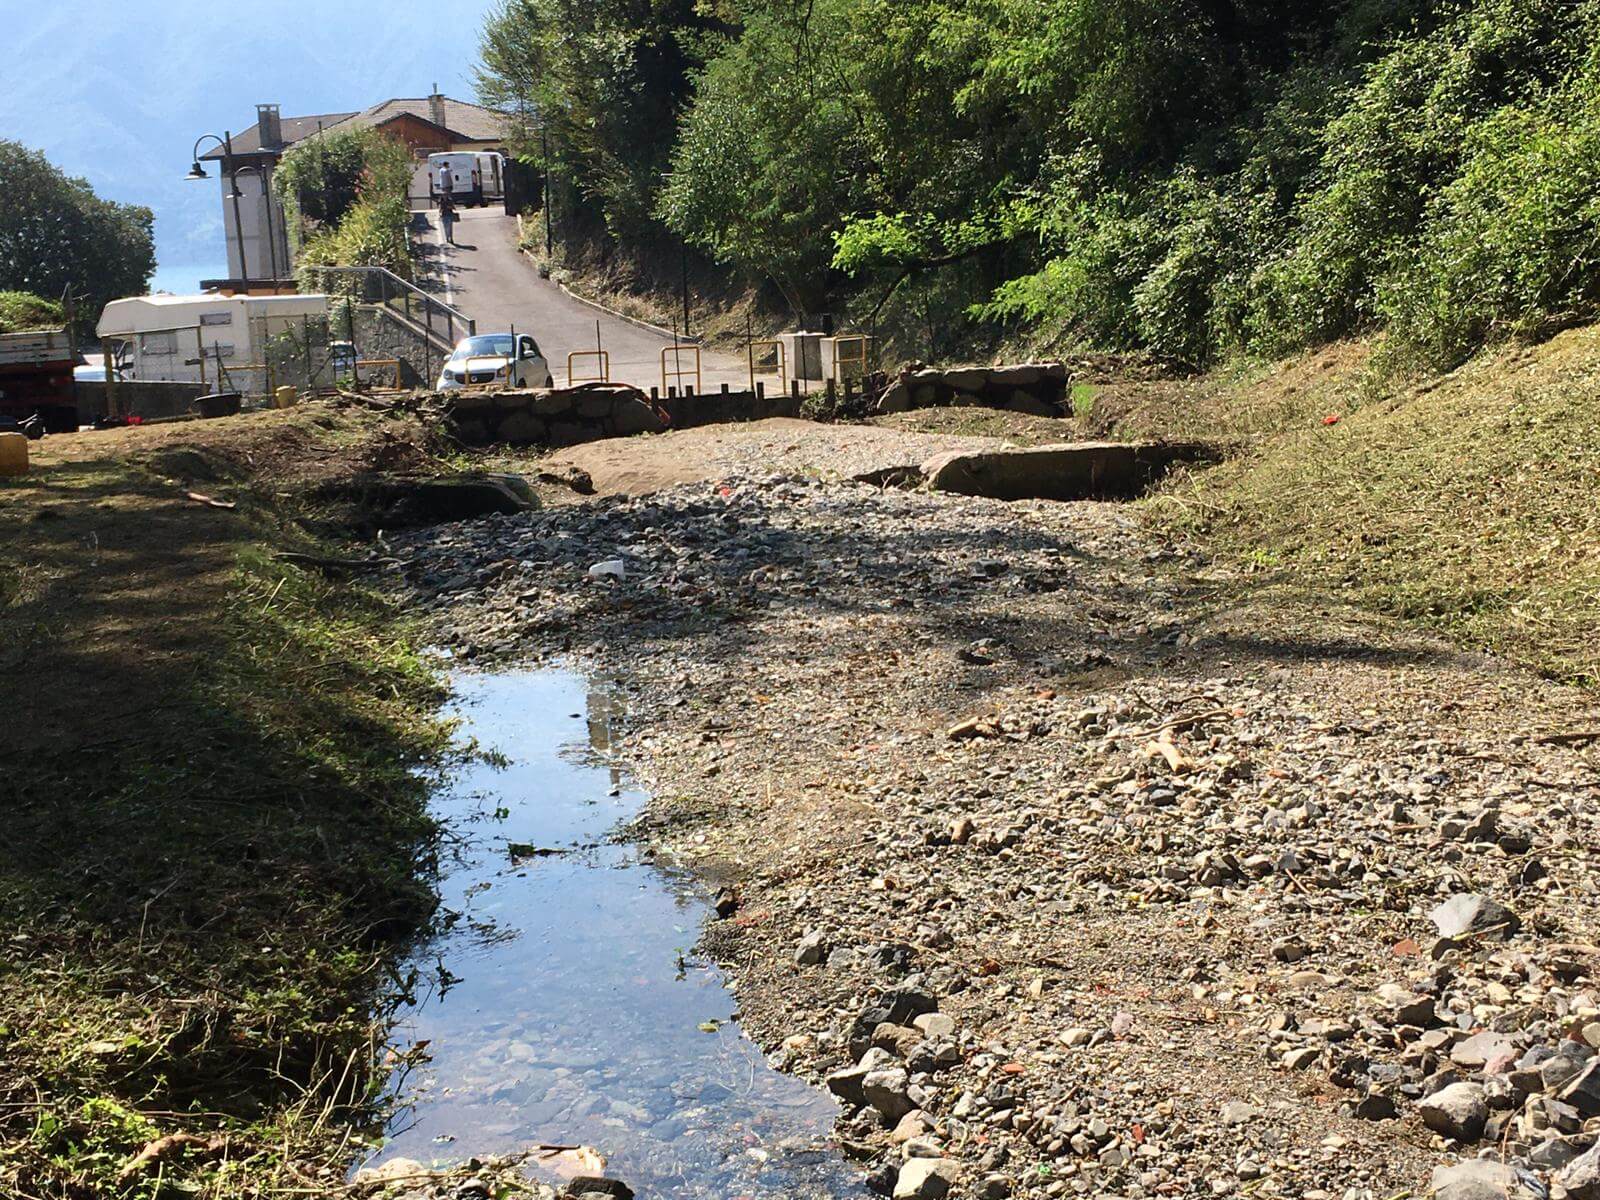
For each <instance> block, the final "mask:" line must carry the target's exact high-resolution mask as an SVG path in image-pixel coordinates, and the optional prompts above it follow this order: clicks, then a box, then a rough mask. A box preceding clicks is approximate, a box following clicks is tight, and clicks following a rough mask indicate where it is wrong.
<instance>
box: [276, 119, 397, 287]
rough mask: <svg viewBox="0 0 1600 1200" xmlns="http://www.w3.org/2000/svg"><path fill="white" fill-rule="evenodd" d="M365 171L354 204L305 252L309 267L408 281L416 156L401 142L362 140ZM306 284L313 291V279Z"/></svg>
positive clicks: (318, 232)
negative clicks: (385, 273)
mask: <svg viewBox="0 0 1600 1200" xmlns="http://www.w3.org/2000/svg"><path fill="white" fill-rule="evenodd" d="M360 144H361V147H362V162H363V166H362V170H361V175H360V178H359V179H358V180H357V182H356V190H355V199H354V201H353V202H352V203H351V204H350V205H349V207H348V208H346V209H345V210H344V212H343V213H342V214H341V215H340V218H339V221H338V224H337V225H335V226H324V227H320V228H315V229H313V231H312V232H311V234H310V236H309V237H308V238H307V240H306V241H305V244H304V245H303V246H302V248H301V250H300V258H299V263H300V266H301V268H302V274H303V275H305V274H307V272H305V270H304V268H308V267H319V266H322V267H329V266H340V267H385V268H387V269H388V270H390V271H393V272H394V273H395V274H396V275H399V276H400V277H401V278H403V279H409V278H410V277H411V273H412V260H411V243H410V238H409V236H408V233H407V230H408V228H409V225H410V222H411V208H410V199H409V193H410V188H411V172H412V161H411V154H410V152H409V151H408V150H407V149H406V148H405V146H404V145H402V144H401V143H399V142H396V141H392V140H391V139H389V138H386V137H383V136H381V135H377V134H373V135H372V136H370V137H367V138H363V139H362V140H361V143H360ZM303 282H304V283H305V284H306V285H307V286H308V287H309V286H312V284H313V282H314V281H313V280H311V279H309V278H307V279H304V280H303Z"/></svg>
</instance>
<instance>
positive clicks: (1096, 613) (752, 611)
mask: <svg viewBox="0 0 1600 1200" xmlns="http://www.w3.org/2000/svg"><path fill="white" fill-rule="evenodd" d="M391 544H392V546H393V549H394V550H395V552H396V553H397V554H398V555H399V557H401V558H402V559H404V560H406V562H407V564H408V565H407V568H406V583H405V585H404V589H403V590H404V594H405V596H406V598H407V600H408V602H409V603H411V604H412V605H414V606H421V607H422V608H424V609H426V610H427V611H428V612H429V614H430V616H431V618H432V619H433V621H434V623H435V627H436V629H437V631H438V636H439V638H440V640H441V642H442V643H443V644H445V645H446V646H448V647H449V648H451V649H452V650H454V651H455V652H456V653H457V654H458V655H459V656H460V657H461V658H463V659H466V660H477V661H483V662H486V663H487V662H493V663H497V664H503V663H512V662H534V661H540V660H546V659H553V658H563V659H567V660H569V661H577V662H578V663H580V664H582V665H584V666H586V667H588V668H590V669H592V670H595V671H597V672H604V673H606V674H607V675H613V676H615V677H616V678H619V679H621V680H623V681H625V683H626V686H627V687H628V688H629V690H630V693H631V694H630V697H629V699H628V708H629V711H630V714H631V722H632V723H631V727H630V728H629V729H628V730H627V732H626V734H625V737H624V740H623V741H622V743H621V747H620V750H621V753H622V755H623V757H624V758H625V759H627V760H628V762H629V763H630V765H631V766H632V767H633V769H634V770H635V771H636V772H637V774H638V776H639V778H640V779H641V781H642V782H643V783H644V785H645V786H646V787H647V788H648V789H649V791H650V792H651V794H652V795H653V796H654V797H655V800H654V801H653V803H652V805H651V807H650V809H649V810H648V813H647V815H646V816H645V817H644V818H643V819H641V820H640V821H639V822H638V823H637V825H636V826H635V828H634V830H633V831H632V832H633V833H634V834H635V835H636V836H638V837H639V838H640V839H641V840H643V841H644V842H645V843H647V844H648V845H649V846H650V847H651V848H652V850H653V852H655V853H658V854H660V855H661V856H663V858H669V857H670V858H671V859H672V860H675V861H679V862H685V863H689V864H694V865H697V866H700V867H703V868H705V869H708V870H714V871H716V872H717V873H718V874H719V876H721V877H725V878H728V879H731V880H734V881H735V882H734V885H733V898H730V900H729V902H728V903H727V904H725V905H723V906H722V911H723V912H724V913H725V914H726V915H725V916H724V918H723V919H720V920H717V921H715V922H714V923H712V924H711V925H710V926H708V928H707V932H706V939H705V944H706V945H707V947H708V948H709V949H710V951H711V952H712V953H713V954H714V955H715V956H716V957H717V959H718V960H719V961H720V962H721V963H722V964H723V965H724V966H725V968H726V970H727V972H728V974H729V976H730V978H731V979H732V980H733V981H734V982H735V984H736V986H737V994H738V997H739V1001H740V1006H741V1014H742V1022H743V1024H744V1026H745V1028H746V1029H747V1030H748V1031H749V1032H750V1033H751V1035H752V1036H753V1037H754V1038H755V1039H756V1040H757V1041H758V1042H759V1043H760V1044H761V1045H762V1046H763V1047H764V1048H765V1049H766V1050H768V1051H769V1053H770V1054H771V1055H772V1056H773V1060H774V1062H776V1063H777V1064H778V1065H780V1066H782V1067H783V1068H785V1069H787V1070H791V1071H793V1072H795V1073H796V1074H798V1075H801V1076H802V1077H805V1078H807V1079H811V1080H814V1081H817V1082H819V1083H824V1084H825V1085H826V1086H827V1087H829V1088H830V1089H831V1090H832V1091H833V1092H834V1093H835V1094H837V1095H838V1096H840V1097H841V1099H842V1100H843V1101H844V1102H845V1105H846V1115H845V1116H844V1117H843V1118H842V1120H841V1122H840V1125H839V1130H838V1132H839V1136H840V1138H841V1140H842V1141H843V1143H844V1144H845V1146H846V1148H847V1149H848V1150H849V1151H850V1152H851V1153H852V1154H853V1155H854V1156H855V1157H857V1158H859V1159H860V1161H861V1162H862V1163H863V1169H864V1170H865V1171H867V1172H868V1173H869V1174H870V1176H871V1180H872V1183H873V1184H874V1186H876V1187H878V1188H880V1189H881V1190H882V1191H884V1192H885V1193H893V1194H894V1195H896V1196H901V1197H939V1196H944V1195H951V1196H974V1197H1004V1196H1019V1197H1024V1196H1026V1197H1045V1196H1049V1197H1054V1196H1079V1195H1083V1196H1117V1197H1129V1198H1133V1197H1150V1196H1232V1195H1241V1196H1271V1197H1280V1196H1281V1197H1300V1198H1302V1200H1320V1198H1326V1197H1338V1198H1343V1200H1392V1198H1395V1197H1400V1196H1424V1195H1429V1194H1436V1195H1439V1196H1442V1197H1445V1198H1446V1200H1469V1198H1482V1197H1488V1198H1493V1197H1501V1196H1506V1197H1542V1196H1550V1197H1555V1198H1556V1200H1560V1198H1561V1197H1563V1196H1566V1197H1571V1198H1573V1200H1600V1149H1597V1148H1595V1143H1596V1139H1597V1137H1600V1055H1597V1053H1596V1051H1597V1048H1600V982H1597V979H1596V976H1597V971H1600V949H1597V948H1596V946H1595V944H1594V943H1595V941H1596V925H1597V924H1600V883H1597V878H1596V875H1595V872H1594V866H1595V861H1594V860H1595V855H1596V849H1597V845H1600V841H1597V832H1600V831H1597V825H1600V818H1597V799H1600V770H1597V763H1600V749H1597V743H1596V741H1595V740H1594V739H1593V738H1588V739H1586V738H1584V737H1583V736H1582V734H1583V733H1585V732H1586V731H1595V730H1597V729H1600V716H1597V715H1596V714H1595V711H1594V707H1593V703H1592V701H1591V700H1590V699H1589V698H1587V697H1585V696H1584V695H1582V694H1580V693H1577V692H1573V691H1570V690H1567V689H1563V688H1561V687H1558V686H1556V685H1554V684H1551V683H1548V682H1544V681H1541V680H1538V679H1535V678H1532V677H1530V676H1527V675H1525V674H1522V673H1520V672H1518V671H1515V670H1513V669H1511V668H1509V667H1507V666H1505V665H1503V664H1499V663H1496V662H1494V661H1492V660H1488V659H1484V658H1481V657H1476V656H1470V655H1462V654H1458V653H1455V652H1452V651H1450V650H1448V649H1445V648H1442V647H1440V646H1439V645H1437V644H1435V643H1432V642H1430V641H1428V640H1426V639H1423V638H1420V637H1418V636H1416V635H1413V634H1408V633H1405V632H1403V631H1397V630H1395V629H1392V628H1388V627H1386V626H1384V625H1382V624H1381V623H1377V622H1371V621H1365V620H1361V619H1358V618H1355V617H1352V616H1351V615H1349V614H1348V613H1345V612H1344V611H1343V610H1342V609H1341V608H1340V607H1339V606H1338V605H1337V604H1336V603H1335V602H1332V601H1329V602H1326V603H1324V602H1322V601H1320V600H1319V599H1318V598H1316V597H1312V598H1309V599H1305V600H1303V601H1297V602H1295V603H1293V604H1291V603H1289V602H1288V601H1281V600H1274V601H1272V602H1270V603H1269V602H1267V601H1265V600H1260V599H1253V598H1252V596H1251V592H1250V590H1249V589H1248V587H1247V586H1246V584H1247V583H1248V581H1246V580H1240V579H1235V578H1230V577H1228V576H1227V575H1226V574H1225V573H1223V572H1221V571H1219V570H1217V569H1216V568H1214V567H1212V566H1211V565H1209V564H1207V563H1205V562H1203V561H1201V560H1199V559H1196V558H1194V557H1191V556H1188V555H1186V554H1184V553H1182V552H1181V551H1180V550H1178V549H1177V548H1175V547H1172V546H1169V545H1165V544H1162V543H1161V542H1159V541H1158V540H1155V539H1153V538H1152V537H1151V535H1149V534H1148V533H1147V532H1145V531H1143V530H1142V529H1141V528H1140V527H1139V526H1138V524H1137V523H1136V522H1135V520H1134V519H1133V514H1132V513H1130V512H1129V511H1128V510H1126V509H1121V508H1118V507H1116V506H1111V505H1098V504H1067V505H1058V504H1042V503H1041V504H1027V503H1025V504H1014V505H1006V504H1000V503H996V502H986V501H981V500H968V499H962V498H956V497H944V496H936V495H924V494H918V493H908V492H898V491H892V490H890V491H882V490H879V489H877V488H873V487H869V486H865V485H861V484H850V483H824V482H820V481H817V480H813V479H801V478H777V477H772V478H763V477H757V476H746V477H737V478H731V479H729V480H727V481H725V482H723V483H721V484H719V485H714V486H706V485H694V486H684V487H678V488H673V489H669V490H667V491H664V492H660V493H657V494H654V495H651V496H647V497H643V498H627V497H613V498H607V499H605V500H601V501H596V502H594V503H591V504H585V505H578V506H572V507H563V508H557V509H550V510H546V511H543V512H537V513H532V514H527V515H524V516H517V517H499V518H492V519H489V520H485V521H482V522H477V523H473V524H468V525H458V526H452V527H444V528H440V529H436V530H431V531H427V532H423V533H418V534H409V535H406V536H404V537H399V538H394V539H392V543H391ZM619 570H620V572H621V575H620V576H619V575H618V574H617V572H618V571H619Z"/></svg>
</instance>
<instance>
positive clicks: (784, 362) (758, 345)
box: [747, 339, 789, 392]
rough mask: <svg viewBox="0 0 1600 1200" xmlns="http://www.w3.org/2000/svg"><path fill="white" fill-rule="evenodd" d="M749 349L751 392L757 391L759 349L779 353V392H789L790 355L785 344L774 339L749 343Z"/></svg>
mask: <svg viewBox="0 0 1600 1200" xmlns="http://www.w3.org/2000/svg"><path fill="white" fill-rule="evenodd" d="M747 348H748V350H749V353H750V390H751V391H752V392H753V391H755V390H756V350H757V349H761V350H765V349H768V348H771V349H773V350H776V351H777V359H778V391H780V392H786V391H788V390H789V354H788V351H786V350H785V349H784V348H783V343H782V342H780V341H778V340H776V339H772V340H770V341H763V342H749V343H747Z"/></svg>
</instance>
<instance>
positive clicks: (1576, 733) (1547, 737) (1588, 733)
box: [1533, 729, 1600, 746]
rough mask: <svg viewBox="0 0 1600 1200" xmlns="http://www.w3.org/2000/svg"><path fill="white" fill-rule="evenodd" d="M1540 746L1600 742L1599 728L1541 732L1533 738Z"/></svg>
mask: <svg viewBox="0 0 1600 1200" xmlns="http://www.w3.org/2000/svg"><path fill="white" fill-rule="evenodd" d="M1533 740H1534V743H1535V744H1536V745H1540V746H1570V745H1573V744H1574V743H1576V742H1600V729H1574V730H1570V731H1568V732H1566V733H1542V734H1540V735H1539V736H1538V737H1536V738H1534V739H1533Z"/></svg>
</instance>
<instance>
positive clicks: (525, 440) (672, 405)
mask: <svg viewBox="0 0 1600 1200" xmlns="http://www.w3.org/2000/svg"><path fill="white" fill-rule="evenodd" d="M444 399H445V400H446V403H447V405H448V408H447V410H446V411H447V420H448V422H449V424H450V426H451V428H452V429H453V430H454V431H455V434H456V436H457V437H458V438H460V439H461V440H462V441H463V442H465V443H466V444H467V445H469V446H486V445H490V444H493V443H507V444H510V445H513V446H575V445H578V444H579V443H580V442H593V441H599V440H600V439H601V438H609V437H627V436H629V435H631V434H635V433H662V432H664V431H666V430H667V429H690V428H693V427H695V426H698V425H713V424H721V423H725V422H734V421H758V420H764V419H766V418H768V417H792V416H797V415H798V414H799V411H800V400H799V398H798V397H795V396H790V395H773V396H756V395H753V394H752V393H749V392H704V393H699V394H696V395H692V396H671V397H669V398H667V399H665V400H655V401H652V400H651V399H650V398H649V397H647V396H646V395H645V394H644V393H643V392H641V391H639V390H638V389H637V388H632V387H629V386H627V385H626V384H601V383H595V384H581V385H579V386H578V387H573V388H555V389H552V390H549V391H545V390H537V391H514V392H488V391H484V392H476V391H472V392H449V393H445V394H444Z"/></svg>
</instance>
